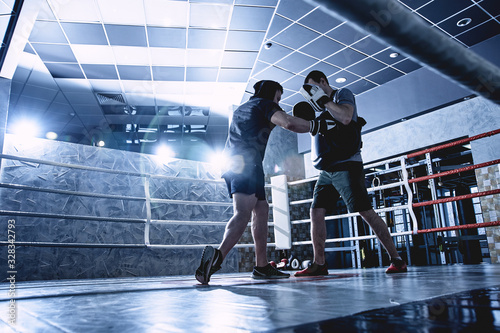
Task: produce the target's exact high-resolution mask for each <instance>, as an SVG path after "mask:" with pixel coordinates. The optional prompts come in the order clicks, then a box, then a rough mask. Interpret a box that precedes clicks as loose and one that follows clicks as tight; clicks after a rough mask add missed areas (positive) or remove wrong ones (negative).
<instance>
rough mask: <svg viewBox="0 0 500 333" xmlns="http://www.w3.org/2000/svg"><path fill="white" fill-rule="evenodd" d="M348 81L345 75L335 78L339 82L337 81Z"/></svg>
mask: <svg viewBox="0 0 500 333" xmlns="http://www.w3.org/2000/svg"><path fill="white" fill-rule="evenodd" d="M346 81H347V79H346V78H345V77H339V78H336V79H335V82H337V83H344V82H346Z"/></svg>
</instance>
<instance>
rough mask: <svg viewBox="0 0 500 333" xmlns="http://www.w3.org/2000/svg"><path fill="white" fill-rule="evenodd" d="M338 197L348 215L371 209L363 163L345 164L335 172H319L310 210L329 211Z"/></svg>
mask: <svg viewBox="0 0 500 333" xmlns="http://www.w3.org/2000/svg"><path fill="white" fill-rule="evenodd" d="M339 197H342V199H343V200H344V202H345V204H346V206H347V209H348V210H349V212H350V213H355V212H363V211H366V210H370V209H371V208H372V205H371V202H370V198H369V197H368V192H367V191H366V185H365V175H364V170H363V163H359V162H347V163H344V164H343V167H339V168H338V170H336V171H332V172H328V171H321V173H320V175H319V178H318V180H317V181H316V185H315V186H314V194H313V202H312V204H311V208H325V209H327V210H329V209H331V208H332V207H335V205H336V202H337V200H338V199H339Z"/></svg>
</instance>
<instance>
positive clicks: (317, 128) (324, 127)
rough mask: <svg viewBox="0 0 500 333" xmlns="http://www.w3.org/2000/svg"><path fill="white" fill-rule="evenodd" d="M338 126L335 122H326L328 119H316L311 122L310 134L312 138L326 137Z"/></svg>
mask: <svg viewBox="0 0 500 333" xmlns="http://www.w3.org/2000/svg"><path fill="white" fill-rule="evenodd" d="M335 126H337V124H336V123H335V121H334V120H326V119H319V120H318V119H315V120H311V121H310V122H309V133H311V135H312V136H315V135H318V134H319V135H325V134H326V132H328V131H329V130H331V129H333V128H335Z"/></svg>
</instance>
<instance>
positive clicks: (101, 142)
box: [97, 140, 106, 147]
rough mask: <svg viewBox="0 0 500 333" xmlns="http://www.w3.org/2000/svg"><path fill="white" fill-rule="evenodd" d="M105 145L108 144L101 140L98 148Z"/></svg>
mask: <svg viewBox="0 0 500 333" xmlns="http://www.w3.org/2000/svg"><path fill="white" fill-rule="evenodd" d="M105 145H106V142H104V141H102V140H101V141H99V142H97V146H98V147H104V146H105Z"/></svg>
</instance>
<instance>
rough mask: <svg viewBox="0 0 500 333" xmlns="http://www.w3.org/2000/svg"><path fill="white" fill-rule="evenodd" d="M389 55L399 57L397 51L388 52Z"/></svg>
mask: <svg viewBox="0 0 500 333" xmlns="http://www.w3.org/2000/svg"><path fill="white" fill-rule="evenodd" d="M389 57H390V58H397V57H399V53H397V52H392V53H391V54H389Z"/></svg>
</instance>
